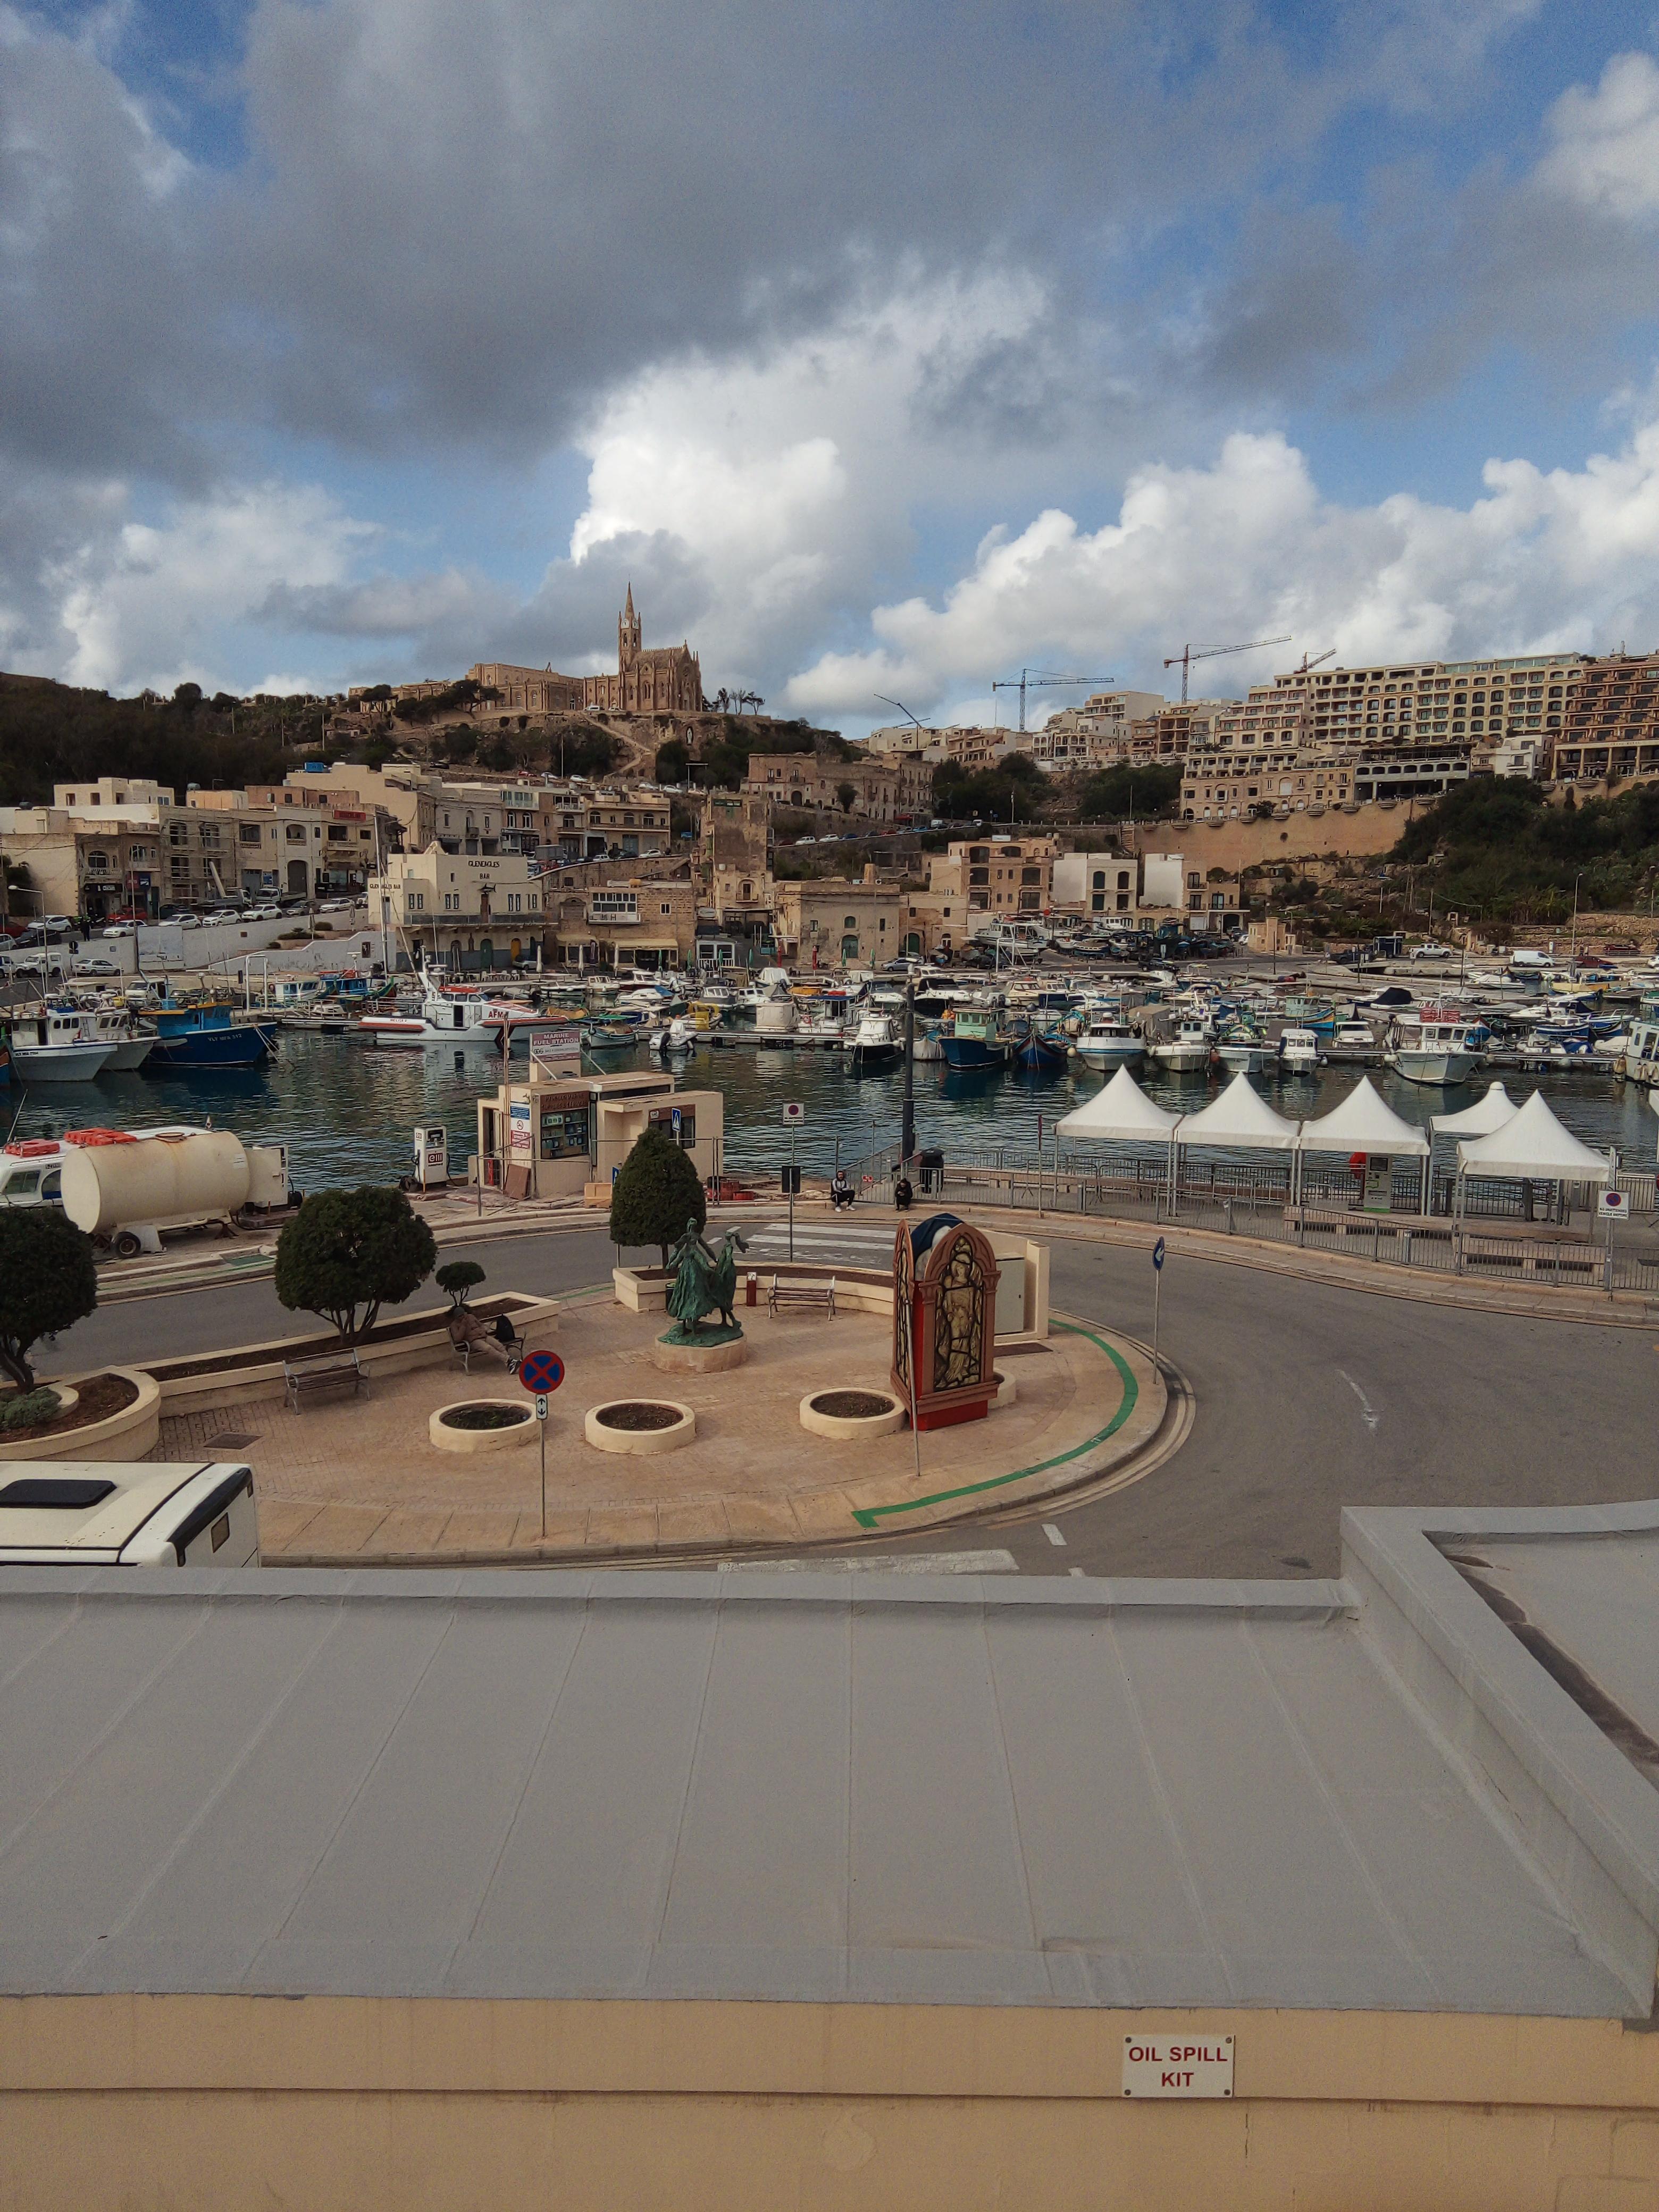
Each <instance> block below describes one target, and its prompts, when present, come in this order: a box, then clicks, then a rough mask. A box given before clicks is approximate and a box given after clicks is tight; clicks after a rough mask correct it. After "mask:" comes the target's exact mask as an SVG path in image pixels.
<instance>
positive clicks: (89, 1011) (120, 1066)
mask: <svg viewBox="0 0 1659 2212" xmlns="http://www.w3.org/2000/svg"><path fill="white" fill-rule="evenodd" d="M80 1015H81V1034H82V1036H83V1037H85V1038H86V1040H87V1042H88V1043H89V1044H106V1045H108V1046H109V1047H110V1056H109V1058H108V1059H107V1060H106V1061H105V1062H104V1070H103V1072H104V1073H105V1074H106V1075H136V1074H137V1073H138V1071H139V1069H140V1068H141V1067H143V1065H144V1064H145V1062H146V1061H147V1060H149V1056H150V1054H151V1053H152V1052H153V1051H154V1050H155V1038H154V1037H153V1036H151V1035H150V1033H149V1030H141V1029H140V1028H139V1026H138V1024H137V1022H135V1021H134V1020H133V1018H132V1016H131V1014H130V1013H129V1012H127V1011H126V1008H125V1006H119V1007H118V1006H83V1007H82V1008H81V1009H80Z"/></svg>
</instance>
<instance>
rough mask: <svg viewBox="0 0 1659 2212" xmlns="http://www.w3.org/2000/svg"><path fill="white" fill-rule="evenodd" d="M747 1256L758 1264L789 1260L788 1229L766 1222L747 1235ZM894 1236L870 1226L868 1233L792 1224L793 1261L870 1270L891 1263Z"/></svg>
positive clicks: (840, 1227)
mask: <svg viewBox="0 0 1659 2212" xmlns="http://www.w3.org/2000/svg"><path fill="white" fill-rule="evenodd" d="M749 1249H750V1255H752V1256H753V1257H754V1258H756V1259H761V1260H784V1259H787V1257H788V1256H789V1225H788V1224H787V1222H783V1221H769V1222H768V1223H766V1224H765V1225H764V1226H763V1227H758V1228H756V1229H754V1230H752V1231H750V1235H749ZM892 1252H893V1232H892V1230H891V1229H890V1228H878V1227H877V1226H876V1225H874V1224H873V1223H872V1225H870V1227H868V1228H867V1229H864V1228H855V1227H852V1226H843V1225H842V1224H840V1223H839V1222H837V1223H834V1224H831V1223H828V1222H825V1223H821V1224H820V1223H813V1224H811V1225H807V1224H805V1223H802V1222H797V1223H796V1225H795V1257H796V1258H797V1259H798V1260H815V1261H819V1262H820V1263H828V1262H831V1261H837V1260H839V1261H842V1262H843V1263H844V1264H845V1265H846V1266H848V1267H876V1266H879V1265H883V1264H884V1263H885V1262H886V1261H889V1260H890V1259H891V1257H892Z"/></svg>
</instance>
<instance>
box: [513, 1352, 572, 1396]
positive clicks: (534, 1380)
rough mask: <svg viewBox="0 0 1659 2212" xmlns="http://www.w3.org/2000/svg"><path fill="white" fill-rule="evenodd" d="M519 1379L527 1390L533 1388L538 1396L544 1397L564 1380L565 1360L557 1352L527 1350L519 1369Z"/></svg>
mask: <svg viewBox="0 0 1659 2212" xmlns="http://www.w3.org/2000/svg"><path fill="white" fill-rule="evenodd" d="M519 1380H520V1383H523V1384H524V1387H525V1389H526V1390H533V1391H534V1392H535V1394H536V1395H537V1396H538V1398H544V1397H545V1396H546V1395H547V1394H548V1392H549V1391H550V1390H556V1389H558V1387H559V1385H560V1383H562V1382H563V1380H564V1362H563V1360H562V1359H561V1358H560V1357H559V1355H558V1353H557V1352H526V1354H525V1356H524V1364H523V1366H522V1367H520V1370H519Z"/></svg>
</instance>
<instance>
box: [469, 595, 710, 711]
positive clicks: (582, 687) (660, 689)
mask: <svg viewBox="0 0 1659 2212" xmlns="http://www.w3.org/2000/svg"><path fill="white" fill-rule="evenodd" d="M466 672H467V675H468V677H469V678H471V681H472V682H473V683H474V684H478V685H479V686H480V687H481V688H482V689H483V690H485V691H488V692H493V693H494V694H495V696H494V697H493V698H491V699H489V700H486V701H483V702H480V703H481V705H482V707H483V711H484V713H485V714H498V715H499V716H500V718H501V720H507V719H509V718H510V717H511V716H512V715H513V714H556V713H559V712H571V711H574V710H575V709H577V708H588V709H589V710H591V711H593V712H597V713H599V714H701V713H702V711H703V708H704V707H705V705H706V704H707V702H706V701H705V700H704V698H703V696H702V667H701V665H700V664H699V662H698V659H697V656H696V653H693V652H692V650H691V648H690V646H689V645H687V644H684V643H682V644H679V645H653V646H647V644H646V643H645V642H644V624H643V623H642V622H641V618H640V617H639V615H638V614H637V613H636V612H635V607H634V587H633V586H632V585H631V584H630V585H629V587H628V603H627V605H625V606H624V607H623V611H622V612H621V613H620V614H619V615H618V616H617V672H616V674H615V675H614V676H561V675H560V674H559V673H558V671H556V669H555V668H553V667H552V666H551V665H549V666H547V667H545V668H515V667H513V666H511V665H509V664H508V663H507V662H506V661H499V660H479V661H475V662H474V663H473V665H472V666H471V668H469V669H468V670H467V671H466Z"/></svg>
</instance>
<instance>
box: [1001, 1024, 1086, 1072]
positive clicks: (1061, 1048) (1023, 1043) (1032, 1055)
mask: <svg viewBox="0 0 1659 2212" xmlns="http://www.w3.org/2000/svg"><path fill="white" fill-rule="evenodd" d="M1071 1056H1072V1046H1071V1040H1070V1039H1069V1038H1068V1037H1065V1036H1060V1034H1059V1033H1058V1031H1056V1030H1038V1029H1032V1030H1027V1032H1026V1034H1025V1035H1024V1037H1022V1038H1021V1040H1020V1042H1018V1044H1017V1045H1016V1046H1015V1047H1014V1066H1016V1067H1017V1068H1018V1069H1019V1071H1020V1073H1022V1074H1023V1075H1059V1074H1060V1073H1063V1072H1064V1069H1065V1066H1066V1061H1067V1060H1069V1059H1070V1058H1071Z"/></svg>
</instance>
